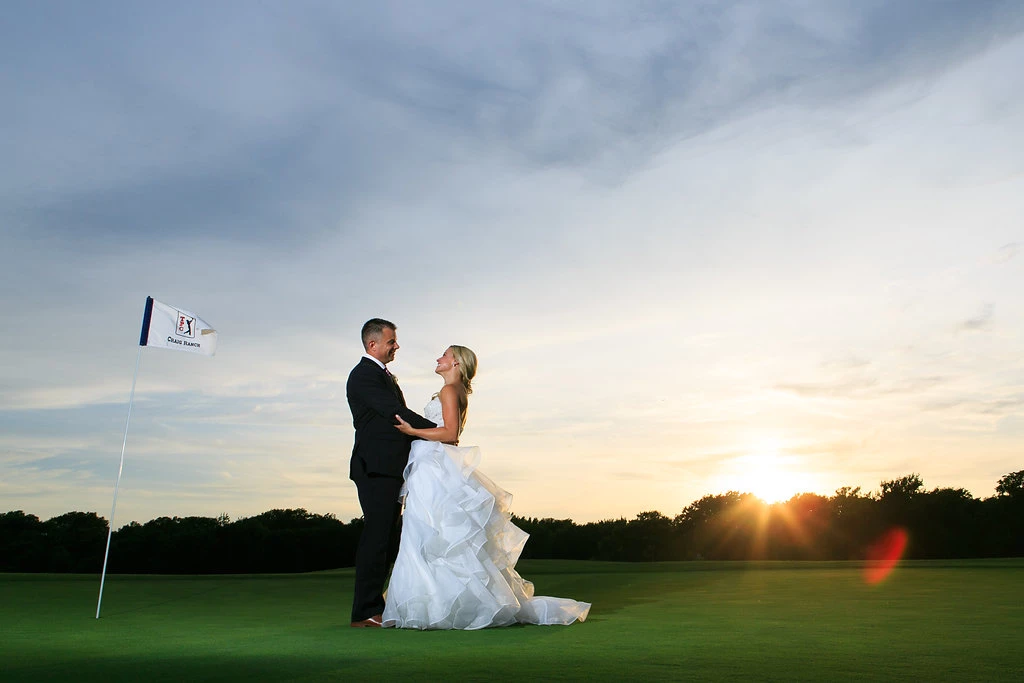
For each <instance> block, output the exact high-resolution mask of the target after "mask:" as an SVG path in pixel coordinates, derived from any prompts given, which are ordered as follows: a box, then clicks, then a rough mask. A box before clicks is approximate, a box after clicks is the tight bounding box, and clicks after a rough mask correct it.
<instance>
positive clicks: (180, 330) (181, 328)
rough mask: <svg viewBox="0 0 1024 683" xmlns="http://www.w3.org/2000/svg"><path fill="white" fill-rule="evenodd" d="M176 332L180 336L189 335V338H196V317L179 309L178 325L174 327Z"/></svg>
mask: <svg viewBox="0 0 1024 683" xmlns="http://www.w3.org/2000/svg"><path fill="white" fill-rule="evenodd" d="M174 334H176V335H178V336H179V337H188V338H189V339H195V336H196V319H195V317H193V316H191V315H185V314H184V313H182V312H181V311H178V325H177V327H175V328H174Z"/></svg>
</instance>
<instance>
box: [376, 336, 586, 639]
mask: <svg viewBox="0 0 1024 683" xmlns="http://www.w3.org/2000/svg"><path fill="white" fill-rule="evenodd" d="M476 364H477V361H476V354H474V353H473V352H472V351H470V350H469V349H468V348H466V347H464V346H450V347H448V349H446V350H445V352H444V355H442V356H441V357H440V358H438V359H437V368H435V370H434V372H436V373H437V374H439V375H441V377H443V378H444V386H442V387H441V391H439V392H438V393H437V394H435V395H434V397H433V398H431V399H430V402H429V403H427V406H426V408H424V410H423V415H424V416H425V417H426V418H427V419H428V420H430V421H432V422H434V423H435V424H437V425H438V426H437V427H435V428H432V429H416V428H414V427H412V426H411V425H410V424H409V423H407V422H406V421H405V420H403V419H402V418H401V417H398V422H399V424H398V425H396V428H397V429H399V430H400V431H402V432H403V433H405V434H408V435H410V436H412V437H415V438H417V439H424V440H423V441H413V443H412V450H411V451H410V453H409V464H408V466H406V468H405V474H404V476H405V493H406V496H405V513H404V515H403V517H402V541H401V544H400V545H399V550H398V559H397V560H396V561H395V567H394V569H393V570H392V572H391V581H390V584H389V585H388V590H387V596H386V600H387V601H386V606H385V608H384V626H391V627H397V628H417V629H480V628H487V627H489V626H507V625H509V624H514V623H517V622H518V623H525V624H571V623H573V622H574V621H577V620H579V621H584V620H586V618H587V615H588V614H589V612H590V604H589V603H586V602H577V601H575V600H569V599H566V598H552V597H546V596H535V595H534V594H533V584H532V583H530V582H529V581H526V580H524V579H523V578H522V577H521V576H519V574H518V573H517V572H516V570H515V565H516V562H517V561H518V559H519V554H520V553H521V552H522V550H523V546H524V545H525V544H526V540H527V538H529V534H527V533H526V532H524V531H523V530H522V529H520V528H519V527H517V526H515V525H514V524H512V522H511V520H510V517H511V513H510V512H509V508H510V506H511V502H512V496H511V494H509V493H508V492H507V491H505V490H503V489H501V488H499V487H498V486H497V485H495V483H494V482H492V481H491V480H490V479H488V478H487V477H486V476H485V475H484V474H482V473H481V472H480V471H479V470H477V469H476V467H477V464H478V462H479V460H480V452H479V449H477V448H476V447H475V446H471V447H459V446H458V445H457V444H458V440H459V434H460V433H461V432H462V428H463V427H464V426H465V423H466V408H467V407H468V404H469V398H468V397H469V394H470V393H472V391H473V390H472V386H471V381H472V379H473V377H474V375H476ZM396 417H397V416H396Z"/></svg>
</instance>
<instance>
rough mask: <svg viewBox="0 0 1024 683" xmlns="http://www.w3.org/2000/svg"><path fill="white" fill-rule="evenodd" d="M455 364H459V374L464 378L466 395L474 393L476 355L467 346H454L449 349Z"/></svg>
mask: <svg viewBox="0 0 1024 683" xmlns="http://www.w3.org/2000/svg"><path fill="white" fill-rule="evenodd" d="M449 348H450V349H451V350H452V355H453V356H455V362H456V363H458V364H459V373H460V374H461V376H462V386H464V387H466V393H467V394H472V393H473V378H474V377H475V376H476V354H475V353H473V351H472V350H471V349H469V348H467V347H465V346H458V345H456V344H452V345H451V346H450V347H449Z"/></svg>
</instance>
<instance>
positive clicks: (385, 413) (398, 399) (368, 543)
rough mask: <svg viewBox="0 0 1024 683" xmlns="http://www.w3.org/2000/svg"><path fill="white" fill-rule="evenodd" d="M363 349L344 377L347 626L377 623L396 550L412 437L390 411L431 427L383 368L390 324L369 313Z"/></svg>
mask: <svg viewBox="0 0 1024 683" xmlns="http://www.w3.org/2000/svg"><path fill="white" fill-rule="evenodd" d="M362 338H363V349H364V350H365V351H366V353H364V354H363V358H362V360H360V361H359V364H358V365H356V366H355V367H354V368H352V372H351V373H349V376H348V385H347V387H346V393H347V395H348V407H349V408H350V409H351V410H352V424H353V425H354V426H355V428H356V436H355V443H354V444H353V445H352V462H351V465H350V469H349V478H351V479H352V481H354V482H355V484H356V490H357V491H358V493H359V505H360V507H362V509H363V532H362V535H361V536H360V537H359V546H358V548H357V549H356V585H355V595H354V597H353V600H352V626H353V627H356V628H379V627H380V626H381V614H382V613H383V612H384V596H383V595H382V591H383V590H384V581H385V580H386V579H387V575H388V568H389V567H390V566H391V564H392V563H393V562H394V561H395V557H396V556H397V554H398V539H399V530H400V524H401V505H400V503H399V502H398V496H399V493H400V492H401V489H402V472H403V471H404V470H405V465H406V463H407V462H408V460H409V446H410V444H411V443H412V439H411V438H410V437H408V436H405V435H404V434H402V433H401V432H400V431H398V430H397V429H395V424H397V422H396V421H395V415H396V414H397V415H401V416H402V419H404V420H405V421H406V422H409V423H410V424H412V425H413V426H414V427H417V428H427V429H428V428H430V427H436V426H437V425H435V424H434V423H433V422H431V421H430V420H427V419H426V418H423V417H421V416H419V415H417V414H416V413H414V412H412V411H411V410H409V409H408V408H407V407H406V406H405V397H404V396H402V390H401V389H399V388H398V382H397V381H395V378H394V377H393V376H392V375H391V373H390V372H388V369H387V364H388V363H390V362H391V361H393V360H394V359H395V352H396V351H398V349H399V346H398V339H397V337H396V335H395V324H394V323H392V322H388V321H387V320H382V319H380V318H373V319H372V320H367V321H366V324H364V325H363V331H362Z"/></svg>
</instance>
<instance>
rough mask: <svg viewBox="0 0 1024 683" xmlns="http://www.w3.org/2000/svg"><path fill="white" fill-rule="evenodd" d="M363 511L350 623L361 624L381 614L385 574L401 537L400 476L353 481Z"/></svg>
mask: <svg viewBox="0 0 1024 683" xmlns="http://www.w3.org/2000/svg"><path fill="white" fill-rule="evenodd" d="M354 481H355V484H356V490H357V491H358V493H359V505H360V506H361V507H362V508H363V531H362V533H361V534H360V536H359V546H358V547H357V549H356V585H355V594H354V595H353V598H352V621H362V620H363V619H368V618H370V617H372V616H375V615H377V614H380V613H382V612H383V611H384V596H383V594H382V593H381V591H382V590H383V587H384V582H385V581H386V580H387V577H388V571H389V570H390V568H391V565H392V564H394V562H395V558H396V557H398V542H399V540H400V538H401V524H402V514H401V513H402V505H401V503H400V502H399V501H398V496H399V494H400V493H401V491H402V479H401V477H388V476H379V475H377V476H375V475H365V476H362V477H359V478H358V479H355V480H354Z"/></svg>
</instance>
